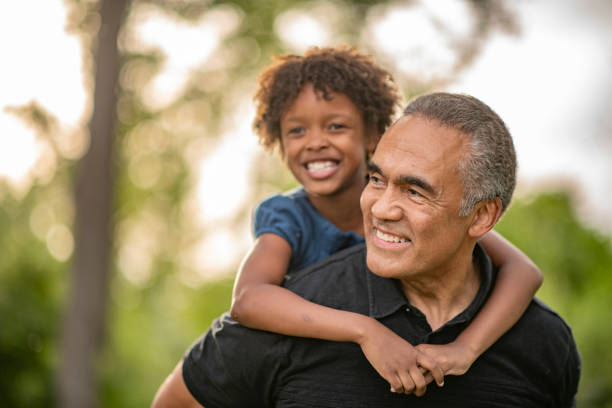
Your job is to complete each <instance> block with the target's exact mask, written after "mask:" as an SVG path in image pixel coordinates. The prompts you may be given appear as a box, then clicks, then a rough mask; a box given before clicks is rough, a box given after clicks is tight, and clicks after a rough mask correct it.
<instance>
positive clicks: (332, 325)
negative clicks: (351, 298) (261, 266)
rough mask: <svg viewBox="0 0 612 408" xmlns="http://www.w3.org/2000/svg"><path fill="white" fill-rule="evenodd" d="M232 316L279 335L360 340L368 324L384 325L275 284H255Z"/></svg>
mask: <svg viewBox="0 0 612 408" xmlns="http://www.w3.org/2000/svg"><path fill="white" fill-rule="evenodd" d="M231 313H232V317H233V318H234V319H235V320H237V321H238V322H240V323H241V324H242V325H244V326H247V327H250V328H254V329H259V330H267V331H271V332H275V333H279V334H284V335H289V336H297V337H311V338H319V339H323V340H331V341H350V342H356V343H359V342H360V341H361V339H362V338H363V336H364V335H365V334H366V333H367V331H368V327H370V326H371V325H373V324H380V323H378V322H377V321H376V320H374V319H371V318H369V317H367V316H365V315H361V314H358V313H353V312H347V311H342V310H337V309H333V308H329V307H325V306H321V305H318V304H315V303H312V302H309V301H307V300H305V299H303V298H301V297H300V296H298V295H296V294H295V293H293V292H291V291H289V290H287V289H285V288H282V287H280V286H276V285H271V284H260V285H255V286H251V287H250V288H249V289H248V290H246V291H243V292H242V293H241V295H240V296H239V297H238V298H236V299H235V300H234V303H233V305H232V311H231Z"/></svg>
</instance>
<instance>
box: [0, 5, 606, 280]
mask: <svg viewBox="0 0 612 408" xmlns="http://www.w3.org/2000/svg"><path fill="white" fill-rule="evenodd" d="M514 4H516V5H517V6H516V9H517V10H518V16H519V22H520V25H521V35H520V36H510V35H507V34H503V33H496V34H494V35H493V37H492V38H491V39H490V40H489V41H488V42H487V43H486V45H485V47H484V49H483V52H482V54H481V55H480V56H479V57H478V58H477V59H476V61H475V62H474V64H473V65H472V66H471V67H470V68H469V69H467V70H466V71H464V72H463V73H462V74H461V75H460V77H459V78H458V80H457V81H456V82H454V83H453V84H451V85H450V87H449V90H450V91H456V92H464V93H469V94H472V95H474V96H476V97H478V98H480V99H481V100H483V101H485V102H486V103H487V104H489V105H490V106H491V107H492V108H493V109H494V110H495V111H497V112H498V113H499V114H500V116H501V117H502V118H503V119H504V120H505V121H506V123H507V125H508V127H509V128H510V131H511V133H512V134H513V137H514V140H515V146H516V148H517V153H518V158H519V183H518V190H517V191H518V194H528V193H529V192H531V191H542V190H543V189H550V188H557V187H559V186H560V185H563V186H570V188H571V189H572V191H573V192H574V193H575V197H576V199H577V201H576V202H577V204H578V207H579V209H580V214H581V216H582V217H583V219H584V220H585V221H587V222H589V223H590V224H591V225H593V226H595V227H597V228H599V229H601V230H602V231H605V232H607V233H610V232H612V206H611V205H609V203H608V202H609V199H610V195H611V194H612V160H610V157H612V119H611V118H610V114H609V113H610V112H612V70H611V67H612V24H609V22H610V21H612V11H611V9H612V7H611V6H610V5H609V2H607V1H605V0H583V1H580V0H533V1H517V2H515V3H514ZM33 8H36V9H37V10H38V12H37V13H32V12H31V10H32V9H33ZM466 10H467V9H466V7H465V5H464V3H463V2H462V1H460V0H437V1H436V2H424V1H421V2H416V3H413V4H412V6H411V7H404V8H402V7H399V8H395V9H394V10H393V13H389V11H388V10H387V9H384V8H381V9H380V10H377V11H376V12H375V13H374V17H373V19H372V20H373V21H374V20H375V22H376V23H377V24H375V25H373V26H372V27H373V28H371V30H369V31H368V32H367V36H368V38H369V41H371V43H370V45H371V46H374V47H377V49H380V51H381V53H383V54H384V53H387V55H394V56H395V58H396V60H395V65H394V67H393V68H394V69H396V70H400V71H406V72H420V73H421V74H422V75H423V76H427V75H435V74H437V73H444V70H446V69H449V67H450V66H451V65H452V52H451V50H450V49H449V46H448V41H447V40H448V38H445V37H443V36H441V35H440V34H439V32H438V31H437V30H435V29H433V26H432V25H431V23H428V21H433V20H436V21H438V22H442V23H443V24H444V26H445V28H446V29H447V32H448V33H450V35H452V36H455V37H461V36H466V35H469V24H467V23H466V22H468V21H469V18H470V16H469V13H467V11H466ZM141 12H142V13H143V15H146V16H148V17H147V18H143V19H142V21H143V23H142V26H141V27H140V29H139V30H136V31H135V35H137V36H139V41H140V43H141V44H145V45H147V46H148V45H151V46H157V47H159V48H161V49H162V50H163V51H164V52H165V53H166V54H167V57H168V59H167V61H168V62H167V64H166V66H165V67H164V68H163V69H162V71H161V72H160V74H159V76H158V77H157V78H156V79H155V80H154V81H152V82H151V84H150V86H149V88H150V89H147V90H146V92H147V94H148V95H149V96H150V98H149V100H150V101H151V103H152V104H153V106H152V107H157V108H159V107H161V106H163V105H164V104H166V103H168V101H170V100H171V99H172V96H173V95H175V94H176V92H177V90H180V88H181V86H182V84H183V83H184V78H185V77H186V74H187V73H188V72H189V69H191V67H194V66H197V65H198V64H201V63H202V62H203V61H205V60H206V58H207V57H208V56H209V55H210V54H211V53H212V52H213V51H214V49H215V47H217V46H218V42H214V41H209V43H205V44H203V43H202V38H207V39H211V38H214V36H213V35H211V34H217V35H220V36H222V35H227V34H228V33H230V32H231V31H232V30H234V29H235V28H236V27H237V26H238V24H239V23H240V21H239V19H237V17H236V16H234V15H232V14H231V13H229V12H227V11H226V12H224V11H223V10H221V11H219V12H218V13H217V14H214V15H208V16H205V17H203V18H202V20H201V21H200V22H198V23H197V24H195V25H193V24H192V25H185V24H181V23H180V22H177V21H174V20H171V19H169V18H168V17H164V16H162V15H160V14H159V13H157V14H156V13H155V12H152V11H151V10H141ZM147 13H148V14H147ZM65 20H66V10H65V8H64V5H63V2H62V1H61V0H45V1H40V0H21V1H17V2H2V3H0V55H2V58H3V61H9V63H6V62H3V64H1V65H0V90H1V92H0V177H1V178H4V179H6V180H8V181H9V182H10V183H11V185H13V186H14V189H15V191H17V192H18V191H20V190H21V191H25V190H27V188H28V187H29V185H30V183H31V182H32V179H33V177H34V174H33V171H32V169H33V165H34V163H35V162H36V161H37V160H41V158H43V157H44V152H45V149H46V148H48V146H46V145H45V142H44V141H41V140H37V139H36V137H35V136H34V132H33V130H32V129H29V128H28V127H27V126H25V125H23V123H22V122H21V121H20V120H19V119H18V118H16V116H15V115H14V114H11V112H10V107H15V106H20V105H24V104H27V103H29V102H31V101H37V103H38V104H39V105H40V106H42V107H43V108H44V109H46V110H47V111H49V112H50V113H52V114H53V115H55V116H56V117H57V118H58V120H59V124H58V125H59V126H60V127H61V128H62V130H64V131H65V130H68V131H70V130H71V129H78V128H79V127H81V128H82V127H83V125H84V124H85V123H86V122H87V119H88V115H89V110H88V109H89V106H88V100H87V94H86V90H85V87H84V80H83V74H82V72H81V71H82V59H81V58H82V57H81V48H80V44H79V41H78V39H77V38H76V37H75V36H74V35H70V34H67V33H66V32H65ZM160 27H163V29H161V28H160ZM274 29H275V30H276V31H277V33H278V34H279V36H281V38H282V39H284V40H285V42H286V45H287V46H288V47H291V48H293V49H295V50H296V51H298V52H299V51H302V50H303V49H304V48H305V47H306V46H308V45H310V44H309V43H306V42H304V41H300V39H307V40H309V41H313V39H317V41H320V42H322V43H323V42H325V41H329V39H330V33H329V32H326V31H325V28H324V27H323V26H322V25H321V24H320V23H319V22H318V21H317V20H316V19H313V18H311V17H308V16H304V15H302V14H299V13H298V14H296V13H294V12H289V13H285V14H284V15H282V16H280V17H279V18H278V19H277V24H276V26H275V27H274ZM160 32H164V36H161V37H160V36H159V33H160ZM300 33H302V34H300ZM177 43H180V44H182V45H183V47H176V46H175V44H177ZM190 43H193V44H194V45H198V46H194V47H191V46H189V47H187V46H185V44H190ZM185 49H191V50H193V49H198V50H199V51H198V52H196V53H194V52H182V51H181V50H185ZM7 108H8V109H7ZM252 115H253V111H252V106H250V97H249V98H245V103H244V104H238V105H237V110H236V112H234V113H231V114H230V115H228V123H238V124H239V125H238V126H239V127H238V128H228V129H227V135H228V136H227V137H226V138H224V139H220V140H219V141H218V143H217V145H216V146H213V147H212V148H210V149H208V151H209V154H208V155H207V156H205V157H204V158H203V161H202V167H201V172H200V173H201V180H200V183H199V188H198V192H197V194H198V196H199V197H206V199H204V198H201V199H200V202H201V206H202V214H203V222H214V221H215V220H219V219H223V218H227V217H228V216H229V215H230V214H232V212H235V211H237V208H239V204H240V202H241V200H243V199H244V198H245V197H246V194H244V192H245V191H246V190H247V188H248V184H249V183H248V175H249V171H250V168H251V166H253V165H255V164H254V163H253V160H252V157H253V151H255V149H258V147H257V144H256V138H255V137H254V136H253V135H252V134H251V133H250V129H249V125H250V121H245V120H241V119H235V118H244V117H252ZM235 146H240V147H241V148H240V149H239V150H240V151H239V152H238V153H239V154H240V156H241V158H240V159H236V158H235V157H232V160H228V159H227V157H226V156H228V155H236V154H237V153H236V148H235ZM220 167H223V168H220ZM211 168H212V169H214V171H211ZM220 171H221V172H223V173H224V174H226V175H227V177H225V178H224V182H223V183H218V182H216V180H218V178H217V177H215V174H219V172H220ZM230 185H231V186H236V185H239V186H243V187H244V188H232V189H231V191H229V190H228V186H230ZM230 193H232V194H234V196H232V197H231V200H229V199H228V194H230ZM236 194H238V195H236ZM241 194H242V195H241ZM210 197H224V200H218V201H214V200H212V201H211V198H210ZM228 203H232V204H234V205H228ZM246 229H248V226H246V227H245V230H246ZM232 239H235V238H233V237H232V236H231V235H228V234H227V231H223V230H220V231H219V233H218V236H209V237H207V242H205V244H203V245H202V248H203V250H204V249H206V248H207V249H206V251H208V252H210V251H213V255H214V253H216V251H218V250H219V249H214V248H223V247H229V246H230V245H224V242H228V241H231V240H232ZM245 245H247V244H246V243H245ZM232 247H233V248H234V251H238V252H240V251H242V248H243V246H236V245H233V246H232ZM211 248H212V249H211ZM228 255H230V254H228ZM209 258H210V257H209ZM213 258H215V257H214V256H213ZM216 258H217V259H227V258H231V256H228V257H218V256H217V257H216ZM226 266H227V265H219V269H223V268H225V267H226Z"/></svg>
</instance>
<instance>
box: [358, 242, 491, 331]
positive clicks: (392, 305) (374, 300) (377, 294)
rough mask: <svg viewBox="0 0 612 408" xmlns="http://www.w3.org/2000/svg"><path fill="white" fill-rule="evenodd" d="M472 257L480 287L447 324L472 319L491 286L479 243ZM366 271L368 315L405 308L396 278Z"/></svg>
mask: <svg viewBox="0 0 612 408" xmlns="http://www.w3.org/2000/svg"><path fill="white" fill-rule="evenodd" d="M473 258H474V260H475V263H476V266H477V268H478V270H479V272H480V276H481V283H480V287H479V288H478V292H476V296H474V300H472V302H471V303H470V305H469V306H468V307H467V308H466V309H465V310H464V311H463V312H461V313H460V314H459V315H457V316H456V317H455V318H454V319H452V320H451V321H450V322H448V323H447V324H449V323H463V322H469V321H470V320H472V319H473V318H474V316H475V315H476V313H478V310H479V309H480V307H481V306H482V305H483V304H484V302H485V300H486V298H487V296H488V295H489V292H490V291H491V288H492V286H493V277H494V274H493V265H492V264H491V259H490V258H489V256H488V255H487V254H486V253H485V251H484V249H483V248H482V246H481V245H480V244H476V247H475V248H474V253H473ZM366 273H367V282H368V297H369V299H368V300H369V308H370V317H373V318H375V319H381V318H383V317H386V316H389V315H391V314H393V313H395V312H396V311H398V310H399V309H403V308H406V306H407V305H409V304H410V303H409V302H408V300H407V299H406V297H405V296H404V293H403V292H402V289H401V287H400V284H399V281H398V280H397V279H388V278H383V277H380V276H378V275H375V274H373V273H372V272H371V271H370V270H369V269H368V268H366Z"/></svg>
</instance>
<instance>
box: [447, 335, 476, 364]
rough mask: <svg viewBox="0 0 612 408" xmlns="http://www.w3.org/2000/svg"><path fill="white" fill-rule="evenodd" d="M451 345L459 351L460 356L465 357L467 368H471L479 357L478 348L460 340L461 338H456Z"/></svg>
mask: <svg viewBox="0 0 612 408" xmlns="http://www.w3.org/2000/svg"><path fill="white" fill-rule="evenodd" d="M453 343H454V346H455V347H457V348H458V349H459V351H460V355H462V356H464V357H465V359H466V360H467V363H468V365H469V366H471V365H472V363H473V362H474V361H475V360H476V359H477V358H478V356H479V355H480V352H479V351H478V348H477V347H475V345H474V344H472V343H471V342H469V341H466V340H465V339H462V338H461V336H460V337H458V338H457V339H456V340H455V341H454V342H453Z"/></svg>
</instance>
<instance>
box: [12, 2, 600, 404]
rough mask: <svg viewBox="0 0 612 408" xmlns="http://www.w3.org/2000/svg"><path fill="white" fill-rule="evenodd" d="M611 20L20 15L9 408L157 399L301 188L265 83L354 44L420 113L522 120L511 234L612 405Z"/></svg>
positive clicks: (524, 12)
mask: <svg viewBox="0 0 612 408" xmlns="http://www.w3.org/2000/svg"><path fill="white" fill-rule="evenodd" d="M611 23H612V3H610V2H609V1H607V0H531V1H509V0H508V1H504V0H437V1H425V0H420V1H418V0H413V1H367V0H353V1H348V0H317V1H289V0H267V1H256V0H250V1H249V0H234V1H212V0H210V1H206V0H198V1H196V0H133V1H129V0H106V1H94V0H65V1H61V0H45V1H42V0H21V1H18V2H3V3H2V4H1V5H0V56H1V58H2V63H1V64H0V108H1V109H0V225H1V226H2V228H0V259H1V261H0V319H1V320H2V328H1V329H0V396H1V397H0V406H6V407H49V406H62V407H86V406H87V407H142V406H148V405H149V404H150V402H151V400H152V397H153V395H154V393H155V391H156V389H157V387H158V386H159V385H160V383H161V382H162V381H163V379H164V378H165V376H166V375H167V374H168V373H169V372H170V371H171V369H172V367H173V366H174V365H175V364H176V363H177V361H178V360H179V359H180V357H181V355H182V353H183V352H184V351H185V349H186V348H187V347H188V346H189V344H190V343H191V342H192V341H193V340H194V339H195V338H196V337H197V336H199V335H200V334H201V333H202V332H203V331H204V330H205V329H206V328H207V327H208V325H209V324H210V322H211V321H212V319H213V318H214V317H215V316H217V315H219V314H220V313H221V312H223V311H225V310H227V308H228V307H229V302H230V295H231V287H232V281H233V276H234V274H235V271H236V269H237V267H238V265H239V263H240V259H241V257H242V256H243V255H244V253H245V252H246V250H247V249H248V246H249V244H250V242H251V236H250V214H251V211H252V209H253V207H254V206H255V204H256V203H257V202H259V201H260V200H261V199H262V198H264V197H266V196H268V195H270V194H273V193H277V192H280V191H284V190H286V189H288V188H291V187H293V186H295V181H294V180H293V179H292V178H291V176H290V174H289V173H288V171H287V170H286V169H284V167H283V166H282V165H281V163H280V162H279V160H278V159H277V158H276V157H275V156H274V155H270V154H267V153H265V152H264V151H263V150H262V149H261V148H260V147H259V146H258V145H257V140H256V137H255V136H254V134H253V133H252V131H251V127H250V126H251V121H252V118H253V115H254V109H253V105H252V99H251V98H252V95H253V91H254V86H255V80H256V77H257V74H258V73H259V72H260V70H261V69H262V67H263V66H265V65H267V64H268V63H270V61H271V57H272V56H273V55H277V54H280V53H287V52H291V53H302V52H303V51H305V50H306V49H307V48H308V47H309V46H312V45H318V46H324V45H337V44H349V45H354V46H358V47H359V48H360V49H361V50H362V51H365V52H368V53H370V54H372V55H373V56H374V58H375V59H376V61H377V62H378V63H380V64H381V65H383V66H385V67H386V68H388V69H389V70H390V71H391V72H392V73H393V75H394V76H395V78H396V81H397V82H398V84H399V85H400V87H401V89H402V92H403V95H404V97H405V98H406V100H408V99H409V98H411V97H413V96H415V95H418V94H420V93H423V92H426V91H430V90H450V91H456V92H465V93H470V94H473V95H475V96H477V97H479V98H480V99H482V100H484V101H485V102H486V103H488V104H489V105H490V106H491V107H492V108H493V109H494V110H496V111H497V112H498V113H499V114H500V115H501V116H502V118H504V120H505V121H506V122H507V124H508V126H509V127H510V130H511V132H512V133H513V136H514V138H515V144H516V147H517V151H518V155H519V165H520V172H519V183H518V188H517V193H516V195H515V197H516V198H515V201H514V202H513V204H512V206H511V208H510V210H509V211H508V213H507V214H506V215H505V216H504V218H503V219H502V221H501V223H500V224H499V225H498V227H497V230H498V231H500V232H501V233H502V234H503V235H505V236H506V237H507V238H508V239H510V240H511V241H512V242H514V243H515V244H516V245H517V246H518V247H520V248H521V249H522V250H523V251H524V252H526V253H527V254H528V255H529V256H530V257H531V258H532V259H533V260H534V261H535V262H536V263H537V264H538V265H539V266H540V268H541V269H542V271H543V273H544V278H545V280H544V284H543V286H542V288H541V289H540V291H539V292H538V296H539V297H540V298H541V299H543V300H544V301H545V302H546V303H548V304H549V305H550V306H552V307H553V308H554V309H555V310H557V311H558V312H559V313H560V314H561V315H562V316H563V317H564V318H565V320H566V321H567V322H568V323H569V324H570V326H571V327H572V329H573V332H574V335H575V337H576V340H577V343H578V346H579V349H580V352H581V354H582V358H583V375H582V380H581V384H580V389H579V394H578V400H579V406H581V407H612V351H610V349H609V345H610V344H612V324H611V323H610V322H611V321H612V319H611V315H612V313H611V312H610V310H612V296H611V294H612V276H611V273H612V245H611V239H610V238H611V234H612V206H611V205H610V198H611V194H612V160H611V159H610V158H611V157H612V115H610V113H611V112H612V75H611V73H612V24H611ZM525 353H526V355H527V354H528V353H529V350H525Z"/></svg>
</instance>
